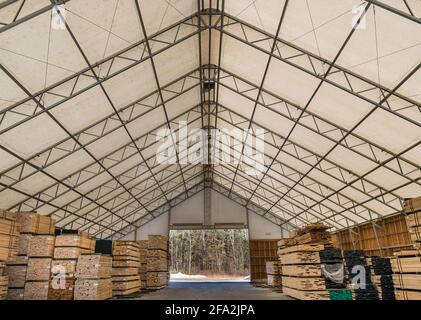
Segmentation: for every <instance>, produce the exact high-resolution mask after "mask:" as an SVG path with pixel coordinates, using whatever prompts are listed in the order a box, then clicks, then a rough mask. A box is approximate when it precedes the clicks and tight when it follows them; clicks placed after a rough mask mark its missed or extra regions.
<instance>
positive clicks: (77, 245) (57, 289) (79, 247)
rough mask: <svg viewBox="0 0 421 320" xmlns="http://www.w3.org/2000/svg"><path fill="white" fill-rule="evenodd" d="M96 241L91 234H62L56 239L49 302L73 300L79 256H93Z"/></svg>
mask: <svg viewBox="0 0 421 320" xmlns="http://www.w3.org/2000/svg"><path fill="white" fill-rule="evenodd" d="M94 252H95V240H93V239H92V238H91V237H90V235H89V234H87V233H80V234H62V235H59V236H57V237H56V243H55V248H54V257H53V261H52V267H51V279H50V288H49V291H48V299H49V300H73V296H74V288H75V281H76V278H75V273H76V265H77V260H78V258H79V256H80V255H81V254H82V253H84V254H93V253H94Z"/></svg>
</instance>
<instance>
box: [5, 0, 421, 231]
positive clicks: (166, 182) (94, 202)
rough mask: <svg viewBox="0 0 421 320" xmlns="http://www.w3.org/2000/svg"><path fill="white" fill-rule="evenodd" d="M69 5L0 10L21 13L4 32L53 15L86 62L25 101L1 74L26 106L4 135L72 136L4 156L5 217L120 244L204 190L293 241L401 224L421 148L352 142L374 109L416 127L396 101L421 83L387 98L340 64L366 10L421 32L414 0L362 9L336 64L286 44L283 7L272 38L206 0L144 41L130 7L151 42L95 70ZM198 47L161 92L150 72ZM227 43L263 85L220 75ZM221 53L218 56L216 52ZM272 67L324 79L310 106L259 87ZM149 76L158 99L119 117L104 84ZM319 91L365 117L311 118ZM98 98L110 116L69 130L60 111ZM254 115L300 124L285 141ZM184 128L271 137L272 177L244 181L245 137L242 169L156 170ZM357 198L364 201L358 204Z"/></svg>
mask: <svg viewBox="0 0 421 320" xmlns="http://www.w3.org/2000/svg"><path fill="white" fill-rule="evenodd" d="M69 1H70V0H68V1H51V4H50V5H47V6H38V7H37V6H36V5H34V6H32V7H31V8H30V9H28V8H27V7H26V6H27V1H19V0H9V1H5V2H3V3H2V4H0V17H3V16H2V15H1V13H2V11H3V12H4V10H9V9H10V10H11V12H13V14H11V15H9V16H8V19H6V21H3V20H0V34H2V33H6V32H8V31H10V30H13V29H14V28H18V27H21V26H24V25H25V23H27V22H28V21H31V20H33V19H37V17H39V16H42V15H44V14H46V13H48V12H51V11H52V10H53V12H55V13H56V14H57V15H58V16H60V17H61V18H62V21H64V24H65V29H66V31H67V33H68V35H69V36H70V38H71V39H72V41H73V44H74V46H75V48H76V49H77V52H78V54H80V55H81V56H82V58H83V61H84V62H85V64H86V67H85V68H83V69H82V70H80V71H78V72H75V73H74V74H72V75H71V76H68V77H66V78H64V79H62V80H60V81H58V82H56V83H54V84H52V85H49V86H47V87H45V88H44V89H43V90H40V91H37V92H31V90H30V89H29V88H27V87H26V86H25V85H24V82H23V81H22V80H23V79H19V78H18V77H16V76H15V75H14V73H13V70H9V69H8V68H7V66H5V65H3V64H0V73H1V75H2V76H5V77H6V78H7V79H8V81H11V82H12V83H13V84H14V85H15V86H17V87H18V88H19V89H20V90H21V91H22V92H24V93H25V95H26V97H25V98H24V99H22V100H20V101H17V102H16V101H14V102H13V103H10V104H9V105H7V106H6V107H4V108H2V109H1V110H0V136H2V135H5V134H8V133H10V132H13V130H15V129H18V128H19V127H21V126H24V125H27V124H28V123H30V122H31V121H33V120H34V119H40V118H41V117H47V118H48V119H49V120H51V121H53V122H54V123H55V124H56V125H57V126H59V127H60V128H61V129H62V130H63V131H64V132H65V137H64V138H62V139H60V140H59V141H56V142H55V143H54V144H51V145H48V146H47V147H44V148H42V149H40V150H39V151H38V152H37V153H36V154H33V155H30V156H24V155H22V154H19V152H16V151H15V150H14V149H13V148H10V147H8V146H6V145H0V150H1V151H2V152H4V153H5V154H7V155H8V156H11V157H12V158H14V159H15V160H17V161H15V163H14V164H13V165H10V166H8V167H6V168H2V171H1V172H0V195H1V194H2V193H6V192H9V191H10V192H13V193H14V194H16V195H19V197H18V199H17V200H16V201H14V202H13V203H12V204H10V205H8V207H7V209H9V210H19V211H23V210H26V211H28V210H31V211H40V212H42V211H45V212H47V213H48V214H49V215H51V216H52V217H54V218H55V219H56V220H57V223H58V225H59V226H62V227H67V228H77V229H81V230H84V231H88V232H90V233H91V234H93V235H95V236H96V237H99V238H121V237H123V236H124V235H126V234H128V233H131V232H133V231H134V230H136V229H137V228H139V227H140V226H143V225H144V224H146V223H149V222H150V221H152V220H153V219H155V218H157V217H158V216H160V215H162V214H164V213H166V212H169V211H170V210H171V208H172V207H174V206H176V205H178V204H179V203H181V202H182V201H185V200H187V199H188V198H190V197H192V196H194V195H195V194H197V193H198V192H200V191H202V190H203V188H205V187H211V188H212V189H214V190H215V191H216V192H219V193H221V194H223V195H224V196H226V197H228V198H229V199H231V200H233V201H235V202H237V203H239V204H241V205H243V206H245V207H246V208H248V209H249V210H251V211H253V212H255V213H257V214H259V215H260V216H262V217H264V218H265V219H268V220H269V221H271V222H272V223H274V224H276V225H279V226H280V227H281V228H284V229H286V230H288V229H290V228H291V227H296V226H299V225H301V224H303V223H307V222H316V221H323V222H325V223H327V224H329V225H330V226H332V227H333V228H335V229H338V230H340V229H344V228H350V227H352V226H353V225H356V224H359V223H363V222H366V221H374V220H375V219H377V218H380V217H383V216H385V215H389V214H396V213H399V212H401V210H402V206H401V200H402V196H401V195H400V194H399V191H400V190H401V189H403V188H405V187H407V186H417V187H421V181H420V178H421V170H420V169H421V168H420V166H419V164H417V163H416V162H414V161H413V160H410V159H409V157H408V154H409V153H410V152H411V151H413V150H415V149H417V148H418V147H419V146H420V143H421V139H418V141H416V142H415V143H414V144H412V145H410V146H408V147H406V148H405V149H404V150H401V151H399V152H394V151H392V150H390V149H389V148H387V147H385V146H384V145H381V144H379V143H376V142H374V141H371V140H370V139H367V138H365V137H363V136H361V135H359V134H358V133H356V131H357V129H358V127H359V126H360V125H361V124H363V123H364V121H366V120H367V119H368V118H369V117H370V116H371V115H372V114H373V113H374V112H375V111H376V110H382V111H384V112H386V113H387V114H389V115H390V116H392V117H396V119H399V120H401V121H404V122H405V123H408V124H411V125H414V126H416V128H417V129H419V127H420V125H421V105H420V103H419V102H418V101H417V100H415V99H412V98H409V97H406V96H404V95H402V94H401V93H399V89H400V88H401V87H402V86H404V85H405V83H406V82H407V81H409V80H410V79H411V77H413V76H414V75H415V74H416V73H417V72H419V69H420V66H421V64H418V65H417V66H415V67H414V68H412V69H411V70H410V71H409V72H408V73H407V74H406V75H405V77H404V78H403V79H402V80H401V81H400V82H399V83H398V84H397V85H396V86H395V87H393V88H388V87H385V86H384V85H380V84H379V83H376V82H375V81H372V80H369V79H367V78H365V77H363V76H361V75H359V74H357V73H355V72H353V71H350V70H347V69H346V68H344V67H342V66H341V65H339V63H338V60H339V58H340V56H341V54H342V53H343V51H344V50H345V49H346V47H347V45H348V43H349V42H350V41H351V39H352V37H353V35H354V32H355V30H356V27H357V26H358V25H359V24H360V23H361V21H362V19H363V17H364V15H365V14H366V12H367V11H368V10H369V9H370V7H378V8H381V9H382V10H386V11H387V12H390V13H391V14H393V15H396V16H399V17H400V18H401V19H405V20H407V21H410V22H411V23H416V24H418V25H421V21H420V18H419V17H418V16H417V12H421V11H417V10H416V9H419V8H415V7H412V6H411V4H410V3H409V2H407V1H405V0H403V1H402V4H399V5H396V7H392V6H390V5H387V4H385V3H383V2H381V1H371V0H370V1H365V8H364V12H363V14H362V16H361V17H360V19H358V21H357V22H356V25H355V27H354V28H350V31H349V34H348V36H347V37H346V38H345V39H344V40H343V43H342V45H341V47H340V49H339V51H338V52H337V54H336V56H335V57H334V59H333V60H331V61H329V60H327V59H324V58H323V57H320V56H318V55H316V54H314V53H312V52H309V51H307V50H305V49H303V48H301V47H299V46H297V45H296V44H292V43H290V42H288V41H286V40H284V39H282V38H281V37H280V31H281V29H282V26H283V21H284V18H285V17H286V16H287V15H288V4H289V1H285V5H284V7H283V11H282V14H281V15H280V19H279V22H278V24H277V29H276V33H275V34H274V35H273V34H270V33H268V32H265V31H263V30H261V29H259V28H258V27H256V26H254V25H251V24H249V23H247V22H245V21H242V20H241V19H239V18H238V17H235V16H233V15H230V14H229V13H227V12H226V4H225V1H224V0H220V1H217V0H214V1H200V0H198V1H197V11H196V12H195V13H193V14H192V15H190V16H187V17H185V18H184V19H182V20H180V21H179V22H177V23H175V24H173V25H170V26H168V27H165V28H162V29H161V30H159V31H157V32H156V33H154V34H148V32H147V26H146V25H145V22H144V17H143V12H142V7H141V6H139V3H138V1H136V0H133V1H134V5H135V9H136V15H137V18H138V24H139V26H140V33H141V34H142V36H143V39H142V40H139V41H137V42H135V43H132V44H130V45H128V46H127V47H126V48H124V49H122V50H119V51H118V52H115V53H112V54H110V55H108V56H107V57H105V58H104V59H102V60H100V61H90V59H89V58H88V55H87V54H86V52H85V51H84V49H83V46H82V45H81V44H80V42H79V41H78V39H77V34H75V33H74V32H73V30H72V28H71V26H70V25H69V24H67V22H66V20H65V19H64V17H63V16H62V13H61V11H60V10H59V9H58V8H57V5H61V4H66V3H68V2H69ZM402 5H404V6H402ZM402 8H405V10H403V9H402ZM54 10H55V11H54ZM192 39H197V40H198V41H197V43H198V46H197V49H198V51H199V52H198V56H199V58H198V59H199V63H198V65H197V68H195V69H194V70H190V71H189V72H187V73H185V74H183V75H181V76H179V77H178V78H176V79H175V80H172V81H170V82H168V83H163V82H162V81H161V80H160V75H159V72H158V70H157V66H156V59H157V57H158V56H159V55H160V54H163V53H165V52H169V51H170V50H171V49H172V48H176V47H177V46H180V45H182V44H183V43H186V42H187V41H190V40H192ZM224 39H231V40H233V41H235V42H237V43H241V44H243V45H245V46H247V47H250V48H251V49H253V50H255V51H257V52H260V53H263V54H264V55H265V56H266V57H267V63H266V67H265V70H264V72H263V76H262V78H261V81H260V83H259V84H258V85H257V84H255V83H253V81H250V80H249V79H246V78H244V77H242V76H240V75H238V74H236V72H234V71H232V70H230V68H229V66H223V64H222V60H223V54H222V51H223V44H224ZM215 46H216V48H217V54H216V56H215V54H214V53H213V52H214V49H215V48H214V47H215ZM272 61H279V62H282V63H284V64H286V65H288V66H291V67H292V68H294V69H295V70H299V71H300V72H302V73H304V74H306V75H308V76H310V77H312V78H313V79H314V80H317V81H319V83H318V85H317V86H316V88H315V90H314V92H313V94H312V95H311V97H310V99H309V101H308V102H307V103H305V104H299V103H296V102H294V101H290V100H289V99H286V98H285V97H282V96H280V95H279V94H277V93H274V92H272V91H271V90H269V89H267V86H266V85H265V81H266V77H267V74H268V69H269V66H270V65H271V62H272ZM146 64H148V65H150V66H151V68H152V74H153V82H154V84H155V87H156V90H154V91H151V92H150V93H148V94H146V95H144V96H142V97H139V98H138V99H137V100H135V101H133V102H131V103H129V104H127V105H125V106H120V105H118V104H116V102H115V101H113V98H112V96H111V95H110V94H109V92H108V91H107V87H106V84H107V81H111V80H112V79H115V78H117V77H118V76H119V75H122V74H124V73H126V72H128V71H130V70H133V69H134V68H136V67H137V66H143V65H146ZM323 84H329V85H331V86H333V87H334V88H336V89H338V90H340V91H341V92H343V93H346V94H349V95H352V96H353V97H356V98H358V99H361V101H364V102H366V103H369V104H370V105H371V106H372V108H371V110H370V111H369V113H367V114H365V115H364V116H363V117H362V118H361V119H360V120H359V121H358V122H357V123H355V124H354V125H353V126H351V127H349V128H345V127H343V126H341V125H339V124H337V123H334V122H332V121H331V120H329V119H327V118H326V117H324V116H321V115H319V114H317V113H315V112H312V111H311V110H309V108H308V107H309V105H310V104H311V102H312V101H313V99H314V97H315V96H316V95H317V93H318V91H319V90H320V88H321V86H322V85H323ZM123 85H124V84H123ZM69 88H71V89H70V90H69ZM90 90H99V91H100V92H102V94H103V95H104V96H105V97H106V101H107V103H108V104H109V106H110V108H111V109H112V112H111V113H110V114H108V115H107V116H105V117H103V118H101V119H99V120H97V121H95V122H93V123H91V124H89V125H88V126H86V127H84V128H82V129H81V130H77V131H71V130H69V129H68V128H67V127H66V125H65V124H63V123H62V122H61V121H60V120H59V119H58V118H57V116H56V115H55V113H54V112H55V111H56V110H58V109H59V108H60V107H61V106H63V105H64V104H66V103H69V102H70V103H71V102H72V101H75V100H76V99H77V98H78V97H81V96H83V95H84V94H85V93H87V92H90ZM199 92H200V93H199ZM226 92H229V93H230V94H231V95H233V96H235V97H237V98H238V99H239V101H240V99H241V101H249V102H250V103H251V104H252V105H253V108H252V109H253V111H252V113H251V116H250V117H246V116H244V115H243V114H240V113H239V112H238V111H236V110H237V109H236V108H233V106H230V105H224V103H223V94H224V93H226ZM196 93H199V95H200V96H199V97H197V99H196V100H195V101H193V99H191V100H192V101H191V102H188V103H189V105H188V106H187V107H188V108H187V109H186V108H185V109H184V110H181V109H180V111H179V112H175V113H174V112H173V111H172V110H171V114H170V112H169V111H170V109H171V108H170V107H169V105H171V104H172V103H174V102H176V101H178V100H179V99H183V98H185V97H190V96H194V95H195V94H196ZM258 109H264V110H267V111H270V112H272V113H274V114H276V115H278V116H280V117H282V118H283V119H285V120H286V121H289V122H290V123H292V127H291V128H290V130H289V132H288V133H287V134H280V133H279V132H276V130H274V129H271V128H269V127H266V126H265V125H264V124H263V123H261V122H260V121H259V119H256V118H255V114H256V110H258ZM157 110H160V111H162V112H163V114H164V115H165V117H164V120H163V121H162V122H161V123H156V124H155V125H154V126H153V128H152V129H149V130H147V132H144V133H143V134H140V135H139V134H135V133H133V131H132V129H131V126H132V125H134V124H139V123H140V124H141V123H142V122H145V121H148V119H149V118H148V117H150V116H151V115H153V114H154V112H156V111H157ZM180 121H185V126H187V127H189V128H202V129H206V130H207V131H208V139H211V138H212V137H211V130H210V129H212V128H226V129H247V130H248V133H247V135H248V134H255V133H256V130H257V129H258V128H263V129H264V131H265V134H264V136H263V137H257V139H260V140H262V141H263V143H264V145H265V149H267V150H269V151H270V152H267V153H265V155H264V159H263V161H262V163H261V164H262V165H263V166H264V168H265V169H264V172H263V174H261V175H260V176H257V177H253V176H250V175H247V174H246V173H245V171H246V169H247V166H246V165H244V164H243V162H242V160H244V159H245V158H247V157H248V155H246V154H245V153H244V150H245V148H251V149H253V150H255V151H256V149H255V148H254V146H252V145H249V144H248V143H247V142H246V141H247V136H246V137H245V139H244V140H242V141H241V140H238V139H235V137H230V138H232V139H234V141H235V143H236V144H239V145H241V146H242V147H241V149H240V150H241V152H238V150H237V149H234V148H233V147H232V146H228V145H226V146H224V147H228V148H230V150H231V153H232V154H233V156H234V159H235V160H236V161H234V163H221V164H211V165H209V164H208V165H202V164H198V163H192V164H183V160H185V159H186V158H187V157H189V156H190V155H189V154H184V155H180V154H179V153H178V151H176V153H175V154H174V155H173V159H174V163H173V164H168V165H162V164H160V163H158V161H157V159H156V156H155V153H156V150H157V148H158V146H159V141H158V140H157V136H159V131H160V130H162V129H172V130H174V132H175V133H178V132H179V130H182V129H183V128H182V127H179V122H180ZM299 129H305V130H307V131H308V132H309V133H311V134H312V135H314V136H315V137H317V138H318V139H320V140H322V141H326V143H328V145H329V146H330V147H329V148H328V151H327V152H322V151H318V150H313V149H311V148H309V147H308V146H306V145H305V144H303V143H301V142H298V141H296V140H294V139H293V134H294V133H295V132H296V131H297V130H299ZM119 132H124V133H125V137H126V140H125V143H124V144H122V145H121V146H119V147H118V148H114V149H112V150H111V149H109V150H107V152H105V153H103V154H101V155H100V156H98V155H97V154H96V153H95V152H93V151H92V150H95V149H96V147H99V146H101V145H103V144H104V143H106V141H108V139H110V138H112V137H113V135H115V134H117V133H119ZM171 139H172V145H173V146H177V145H180V144H183V143H188V141H182V140H181V141H175V140H174V139H173V136H171ZM207 146H208V148H209V149H208V154H207V155H208V156H209V159H210V160H214V161H215V160H222V159H221V157H224V155H223V153H224V152H226V150H227V149H226V148H218V147H216V146H215V145H211V144H208V145H207ZM220 147H221V146H220ZM338 148H341V150H345V151H346V152H347V155H349V156H354V157H358V158H360V159H363V160H364V161H366V162H367V163H369V164H370V166H369V169H368V170H366V171H365V172H364V173H357V172H354V171H353V170H352V168H350V167H347V166H345V165H343V164H340V163H337V162H335V161H334V160H331V159H330V157H329V155H330V154H331V153H332V152H333V151H335V150H337V149H338ZM175 150H177V148H175ZM210 151H211V152H210ZM80 156H83V157H87V158H88V159H89V161H88V162H86V163H83V164H82V165H74V166H73V169H72V170H71V171H69V172H68V173H67V174H65V175H62V176H57V175H55V174H54V169H55V168H57V166H60V165H62V164H63V163H69V162H74V163H76V164H77V162H78V160H77V159H78V157H80ZM291 161H294V163H295V164H296V165H293V164H291V163H292V162H291ZM377 170H386V171H387V172H388V173H390V174H393V175H394V176H396V177H399V179H400V180H399V181H400V182H399V183H398V184H396V185H394V186H393V187H385V186H384V185H382V184H381V183H378V182H375V181H374V180H373V179H372V177H371V175H372V174H373V173H375V172H376V171H377ZM36 179H44V181H47V182H46V183H45V185H44V186H43V187H42V188H39V189H38V190H37V191H36V192H28V191H27V189H25V184H30V183H31V182H32V181H34V180H36ZM350 191H352V192H353V194H354V195H356V196H351V195H350ZM373 223H374V224H375V222H373ZM376 226H377V225H376ZM351 232H352V231H351Z"/></svg>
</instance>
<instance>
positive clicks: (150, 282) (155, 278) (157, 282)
mask: <svg viewBox="0 0 421 320" xmlns="http://www.w3.org/2000/svg"><path fill="white" fill-rule="evenodd" d="M167 281H168V273H167V272H148V273H147V275H146V287H147V288H157V287H162V286H166V285H167Z"/></svg>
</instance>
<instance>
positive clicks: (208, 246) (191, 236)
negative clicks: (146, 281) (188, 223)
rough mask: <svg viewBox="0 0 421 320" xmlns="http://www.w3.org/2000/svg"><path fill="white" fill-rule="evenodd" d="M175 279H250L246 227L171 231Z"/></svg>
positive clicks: (225, 280)
mask: <svg viewBox="0 0 421 320" xmlns="http://www.w3.org/2000/svg"><path fill="white" fill-rule="evenodd" d="M170 259H171V267H170V271H171V278H170V280H171V281H172V282H249V281H250V257H249V235H248V230H247V229H221V230H216V229H212V230H171V232H170Z"/></svg>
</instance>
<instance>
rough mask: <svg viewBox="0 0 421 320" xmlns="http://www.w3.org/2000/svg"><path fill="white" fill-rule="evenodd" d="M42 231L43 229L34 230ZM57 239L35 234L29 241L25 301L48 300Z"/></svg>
mask: <svg viewBox="0 0 421 320" xmlns="http://www.w3.org/2000/svg"><path fill="white" fill-rule="evenodd" d="M34 230H38V231H39V230H41V229H34ZM54 242H55V237H54V236H51V235H35V234H33V235H32V237H31V238H30V240H29V247H28V265H27V270H26V281H25V289H24V300H47V299H48V287H49V282H50V274H51V262H52V260H53V253H54Z"/></svg>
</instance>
